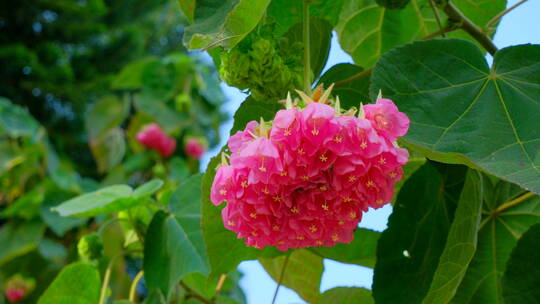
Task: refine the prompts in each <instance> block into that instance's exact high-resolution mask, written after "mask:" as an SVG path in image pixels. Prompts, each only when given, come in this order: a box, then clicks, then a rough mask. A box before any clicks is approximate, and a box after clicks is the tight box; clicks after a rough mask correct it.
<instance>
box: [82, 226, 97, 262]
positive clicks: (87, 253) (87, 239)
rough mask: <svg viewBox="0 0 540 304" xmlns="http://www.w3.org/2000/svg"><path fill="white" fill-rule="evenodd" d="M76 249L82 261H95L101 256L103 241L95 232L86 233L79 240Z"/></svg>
mask: <svg viewBox="0 0 540 304" xmlns="http://www.w3.org/2000/svg"><path fill="white" fill-rule="evenodd" d="M77 250H78V252H79V257H80V258H81V259H82V260H83V261H85V262H92V261H96V260H98V259H99V258H101V257H102V256H103V242H102V241H101V238H100V237H99V236H98V235H97V234H95V233H92V234H87V235H85V236H83V237H82V238H81V239H80V240H79V243H78V244H77Z"/></svg>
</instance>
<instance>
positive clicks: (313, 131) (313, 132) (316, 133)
mask: <svg viewBox="0 0 540 304" xmlns="http://www.w3.org/2000/svg"><path fill="white" fill-rule="evenodd" d="M311 134H313V135H319V130H317V129H315V128H314V129H313V130H311Z"/></svg>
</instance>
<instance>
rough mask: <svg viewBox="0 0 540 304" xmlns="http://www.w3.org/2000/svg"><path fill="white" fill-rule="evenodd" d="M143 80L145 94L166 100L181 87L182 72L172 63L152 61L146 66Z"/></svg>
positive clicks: (142, 76)
mask: <svg viewBox="0 0 540 304" xmlns="http://www.w3.org/2000/svg"><path fill="white" fill-rule="evenodd" d="M182 72H184V71H182ZM141 82H142V86H143V94H146V95H150V96H152V97H154V98H155V99H157V100H160V101H165V100H168V99H170V98H172V97H173V96H174V94H175V92H176V91H177V90H178V89H179V85H180V73H179V71H178V70H177V69H176V67H175V65H174V64H172V63H167V62H165V61H164V60H162V61H159V60H156V61H151V62H149V63H147V64H146V65H145V66H144V69H143V71H142V75H141Z"/></svg>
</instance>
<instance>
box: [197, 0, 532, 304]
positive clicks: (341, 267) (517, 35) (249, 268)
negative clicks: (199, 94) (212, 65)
mask: <svg viewBox="0 0 540 304" xmlns="http://www.w3.org/2000/svg"><path fill="white" fill-rule="evenodd" d="M517 2H518V0H509V1H508V6H511V5H513V4H515V3H517ZM539 14H540V1H539V0H529V1H528V2H526V3H524V4H523V5H521V6H520V7H518V8H516V9H515V10H513V11H512V12H510V13H509V14H507V15H506V16H505V17H504V18H503V19H502V21H501V24H500V25H499V29H498V32H497V34H496V35H495V38H494V42H495V44H496V45H497V47H498V48H504V47H507V46H511V45H516V44H524V43H536V44H540V18H539V17H538V15H539ZM488 59H491V58H489V56H488ZM343 62H350V63H352V60H351V57H350V56H349V55H347V54H346V53H345V52H343V50H342V49H341V48H340V46H339V44H338V42H337V39H336V37H334V38H333V39H332V46H331V50H330V56H329V60H328V63H327V65H326V67H325V69H328V68H329V67H331V66H333V65H335V64H337V63H343ZM222 88H223V91H224V92H225V96H226V98H227V102H226V103H225V104H224V109H226V110H227V111H228V112H230V113H234V112H235V111H236V109H238V107H239V106H240V103H241V102H242V101H243V100H244V99H245V98H246V95H245V94H243V93H242V92H240V91H239V90H238V89H236V88H231V87H229V86H227V85H225V84H222ZM231 127H232V121H228V122H227V123H225V124H223V126H222V127H221V130H220V131H221V134H222V136H223V139H222V141H223V142H222V144H225V142H226V140H227V137H228V134H229V131H230V129H231ZM220 146H221V145H220ZM217 151H219V148H218V149H214V150H213V151H209V152H208V153H207V155H206V156H205V158H204V159H203V160H202V163H203V166H204V167H205V166H206V163H207V162H208V159H209V158H210V157H212V156H213V155H215V154H216V153H217ZM391 212H392V208H391V207H390V206H389V205H388V206H386V207H384V208H381V209H379V210H376V211H373V210H372V211H370V212H368V213H367V214H365V215H364V216H363V219H362V222H361V223H360V226H362V227H365V228H370V229H373V230H377V231H383V230H384V229H385V228H386V223H387V221H388V216H389V215H390V213H391ZM324 266H325V271H324V274H323V278H322V282H321V292H324V291H325V290H328V289H331V288H333V287H337V286H358V287H365V288H368V289H369V288H370V287H371V283H372V279H373V271H372V270H371V269H369V268H366V267H361V266H357V265H350V264H343V263H339V262H335V261H331V260H325V262H324ZM240 270H241V271H242V272H243V273H244V274H245V275H244V278H243V279H242V281H241V282H240V285H241V286H242V288H243V289H244V291H245V293H246V296H247V299H248V304H261V303H268V304H270V302H271V300H272V296H273V293H274V290H275V288H276V283H275V282H274V281H273V280H272V279H271V278H270V277H269V276H268V274H266V272H265V271H264V269H263V268H262V267H261V266H260V264H259V263H258V262H257V261H246V262H243V263H241V264H240ZM276 303H278V304H291V303H294V304H296V303H305V301H303V300H302V299H301V298H300V297H298V295H296V293H295V292H294V291H292V290H290V289H288V288H286V287H283V286H282V287H281V288H280V290H279V294H278V298H277V301H276Z"/></svg>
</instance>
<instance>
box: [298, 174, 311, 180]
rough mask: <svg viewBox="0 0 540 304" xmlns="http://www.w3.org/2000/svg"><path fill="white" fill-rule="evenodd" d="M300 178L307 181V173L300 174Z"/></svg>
mask: <svg viewBox="0 0 540 304" xmlns="http://www.w3.org/2000/svg"><path fill="white" fill-rule="evenodd" d="M300 178H301V179H303V180H305V181H307V180H308V179H309V176H307V175H302V176H301V177H300Z"/></svg>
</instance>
